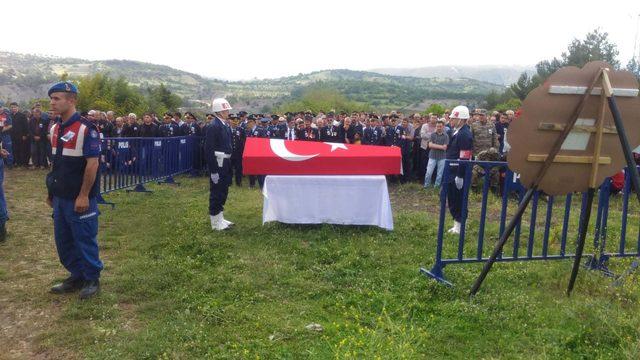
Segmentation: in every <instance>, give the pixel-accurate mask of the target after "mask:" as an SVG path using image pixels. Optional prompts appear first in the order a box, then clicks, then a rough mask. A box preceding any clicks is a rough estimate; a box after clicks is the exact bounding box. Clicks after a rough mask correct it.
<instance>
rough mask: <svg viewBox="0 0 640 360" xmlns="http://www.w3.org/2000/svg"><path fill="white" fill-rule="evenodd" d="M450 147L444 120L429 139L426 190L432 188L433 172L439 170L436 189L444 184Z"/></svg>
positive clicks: (437, 124) (439, 121)
mask: <svg viewBox="0 0 640 360" xmlns="http://www.w3.org/2000/svg"><path fill="white" fill-rule="evenodd" d="M448 145H449V135H447V133H446V132H445V131H444V120H438V121H437V122H436V131H435V132H433V133H432V134H431V135H430V137H429V149H430V150H431V151H429V162H428V163H427V171H426V173H425V176H424V188H425V189H427V188H429V187H430V186H431V177H432V176H433V170H434V169H437V175H436V181H435V187H440V184H442V173H443V172H444V165H445V161H446V158H447V146H448Z"/></svg>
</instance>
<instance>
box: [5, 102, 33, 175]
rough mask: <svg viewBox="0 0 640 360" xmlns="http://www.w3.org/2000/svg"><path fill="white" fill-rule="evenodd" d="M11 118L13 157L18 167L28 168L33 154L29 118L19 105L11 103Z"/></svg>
mask: <svg viewBox="0 0 640 360" xmlns="http://www.w3.org/2000/svg"><path fill="white" fill-rule="evenodd" d="M10 106H11V118H12V119H13V129H12V131H13V132H12V133H11V137H12V142H13V153H14V155H13V157H14V159H15V162H16V165H18V166H28V165H29V158H30V157H31V156H30V153H31V140H30V139H29V124H28V121H27V116H26V115H25V114H23V113H22V112H21V111H20V107H19V106H18V103H16V102H12V103H11V105H10Z"/></svg>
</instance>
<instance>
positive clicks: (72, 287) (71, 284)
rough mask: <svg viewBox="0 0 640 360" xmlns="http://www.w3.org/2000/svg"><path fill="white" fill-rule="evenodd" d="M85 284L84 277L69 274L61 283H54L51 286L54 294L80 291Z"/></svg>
mask: <svg viewBox="0 0 640 360" xmlns="http://www.w3.org/2000/svg"><path fill="white" fill-rule="evenodd" d="M83 284H84V280H83V279H79V278H74V277H73V276H69V277H68V278H66V279H65V280H64V281H63V282H62V283H61V284H57V285H54V286H53V287H52V288H51V292H52V293H54V294H66V293H71V292H74V291H78V290H80V289H81V288H82V286H83Z"/></svg>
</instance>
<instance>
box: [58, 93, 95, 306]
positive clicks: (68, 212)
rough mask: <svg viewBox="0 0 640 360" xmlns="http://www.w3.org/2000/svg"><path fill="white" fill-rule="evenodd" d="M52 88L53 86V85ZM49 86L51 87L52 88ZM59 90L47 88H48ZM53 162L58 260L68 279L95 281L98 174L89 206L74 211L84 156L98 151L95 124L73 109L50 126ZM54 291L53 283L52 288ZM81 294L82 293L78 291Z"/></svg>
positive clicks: (91, 191)
mask: <svg viewBox="0 0 640 360" xmlns="http://www.w3.org/2000/svg"><path fill="white" fill-rule="evenodd" d="M54 88H55V86H54ZM54 88H52V89H54ZM58 91H59V90H55V91H52V90H49V95H50V96H51V93H52V92H58ZM51 146H52V150H53V166H52V170H51V172H50V173H49V174H48V175H47V189H48V192H49V198H50V199H51V202H52V205H53V228H54V234H55V240H56V248H57V250H58V256H59V258H60V262H61V263H62V265H64V267H65V268H66V269H67V270H68V271H69V272H70V273H71V277H70V278H69V279H67V280H68V281H69V282H74V281H75V282H78V281H85V282H87V281H89V282H96V283H97V281H98V279H99V278H100V272H101V271H102V267H103V265H102V261H100V258H99V255H98V241H97V235H98V215H99V214H100V211H99V210H98V202H97V196H98V193H99V191H98V190H99V186H98V178H97V177H96V180H95V182H94V183H93V184H92V186H91V189H90V191H89V194H88V197H89V209H88V210H87V211H86V212H84V213H76V212H75V201H76V199H77V198H78V195H79V194H80V189H81V187H82V183H83V180H84V173H85V168H86V165H87V159H88V158H97V157H99V156H100V153H101V144H100V138H99V134H98V129H97V127H96V126H95V124H93V123H91V122H90V121H88V120H86V119H84V118H81V117H80V114H78V113H77V112H76V113H74V114H73V115H72V116H71V117H70V118H69V119H68V120H67V121H65V122H61V120H58V121H57V122H56V123H55V124H54V125H53V126H52V127H51ZM52 291H54V292H55V287H54V288H52ZM81 296H82V293H81Z"/></svg>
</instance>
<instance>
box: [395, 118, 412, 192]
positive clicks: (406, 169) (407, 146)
mask: <svg viewBox="0 0 640 360" xmlns="http://www.w3.org/2000/svg"><path fill="white" fill-rule="evenodd" d="M408 126H409V122H408V121H407V119H403V120H401V121H398V124H397V125H396V127H395V132H394V135H393V146H397V147H399V148H400V154H401V155H402V175H401V176H400V182H401V183H405V182H406V181H407V179H409V174H411V140H410V134H409V131H408Z"/></svg>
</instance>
